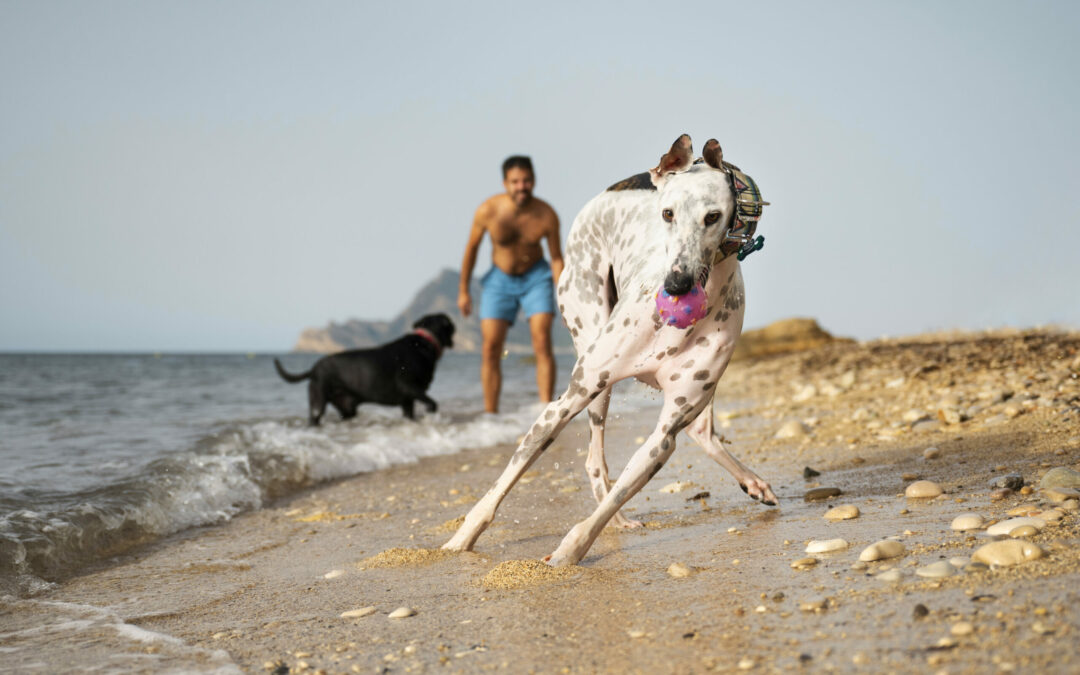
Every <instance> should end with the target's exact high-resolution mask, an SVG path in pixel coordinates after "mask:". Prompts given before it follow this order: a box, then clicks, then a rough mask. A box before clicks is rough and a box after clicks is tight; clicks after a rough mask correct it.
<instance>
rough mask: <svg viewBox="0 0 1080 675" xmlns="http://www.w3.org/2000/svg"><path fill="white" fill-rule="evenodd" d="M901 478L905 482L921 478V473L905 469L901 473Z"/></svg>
mask: <svg viewBox="0 0 1080 675" xmlns="http://www.w3.org/2000/svg"><path fill="white" fill-rule="evenodd" d="M900 480H902V481H904V482H908V481H915V480H919V474H917V473H912V472H911V471H905V472H904V473H902V474H900Z"/></svg>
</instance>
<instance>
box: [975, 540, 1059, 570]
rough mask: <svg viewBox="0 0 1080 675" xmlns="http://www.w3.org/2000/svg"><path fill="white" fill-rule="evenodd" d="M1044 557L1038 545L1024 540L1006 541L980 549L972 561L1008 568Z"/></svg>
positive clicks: (996, 542)
mask: <svg viewBox="0 0 1080 675" xmlns="http://www.w3.org/2000/svg"><path fill="white" fill-rule="evenodd" d="M1043 555H1045V554H1044V552H1043V550H1042V548H1040V547H1039V545H1038V544H1033V543H1031V542H1030V541H1023V540H1022V539H1005V540H1004V541H995V542H993V543H992V544H986V545H985V546H982V547H980V548H979V549H978V550H977V551H975V553H973V554H972V555H971V559H972V560H973V561H974V562H981V563H984V564H986V565H999V566H1001V567H1007V566H1010V565H1019V564H1020V563H1023V562H1027V561H1028V560H1035V559H1037V558H1041V557H1043Z"/></svg>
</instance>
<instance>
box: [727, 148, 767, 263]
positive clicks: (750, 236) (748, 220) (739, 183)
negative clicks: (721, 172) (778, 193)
mask: <svg viewBox="0 0 1080 675" xmlns="http://www.w3.org/2000/svg"><path fill="white" fill-rule="evenodd" d="M724 167H725V168H726V169H727V170H728V180H729V181H730V183H731V190H732V192H734V193H735V218H734V220H733V222H732V224H731V228H730V229H729V230H728V231H727V232H726V233H725V234H724V239H723V240H722V241H721V242H720V250H718V251H717V252H716V256H715V257H714V258H713V264H714V265H715V264H716V263H718V262H720V261H721V260H723V259H724V258H727V257H728V256H730V255H731V254H733V253H734V254H736V255H737V256H738V257H739V260H744V259H745V258H746V256H748V255H750V254H751V253H753V252H754V251H760V250H761V249H762V247H764V246H765V237H762V236H758V237H754V233H755V232H757V224H758V221H759V220H761V214H762V211H764V207H766V206H768V205H769V202H767V201H765V200H763V199H762V198H761V189H760V188H758V185H757V183H755V182H754V179H753V178H751V177H750V176H747V175H746V174H745V173H743V172H742V171H740V170H739V167H737V166H735V165H734V164H728V163H727V162H724Z"/></svg>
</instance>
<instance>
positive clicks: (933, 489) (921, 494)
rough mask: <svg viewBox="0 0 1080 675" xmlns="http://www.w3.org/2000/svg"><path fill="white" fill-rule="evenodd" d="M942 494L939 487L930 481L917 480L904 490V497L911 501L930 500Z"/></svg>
mask: <svg viewBox="0 0 1080 675" xmlns="http://www.w3.org/2000/svg"><path fill="white" fill-rule="evenodd" d="M943 492H944V490H942V489H941V486H940V485H938V484H937V483H935V482H934V481H932V480H917V481H915V482H914V483H912V484H911V485H909V486H907V487H906V488H905V489H904V496H905V497H909V498H911V499H930V498H933V497H937V496H938V495H940V494H941V493H943Z"/></svg>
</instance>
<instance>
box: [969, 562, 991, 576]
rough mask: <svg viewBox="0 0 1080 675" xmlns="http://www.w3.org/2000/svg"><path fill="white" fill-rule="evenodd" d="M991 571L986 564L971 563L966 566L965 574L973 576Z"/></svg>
mask: <svg viewBox="0 0 1080 675" xmlns="http://www.w3.org/2000/svg"><path fill="white" fill-rule="evenodd" d="M988 569H990V566H989V565H987V564H986V563H984V562H970V563H968V564H966V565H964V572H965V573H967V574H971V573H973V572H985V571H986V570H988Z"/></svg>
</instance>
